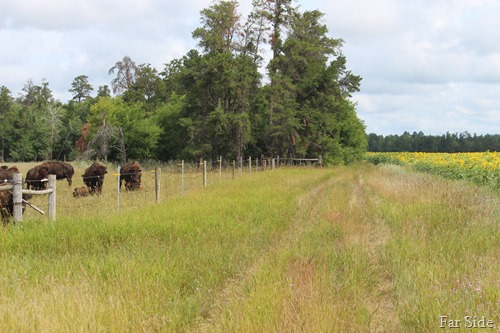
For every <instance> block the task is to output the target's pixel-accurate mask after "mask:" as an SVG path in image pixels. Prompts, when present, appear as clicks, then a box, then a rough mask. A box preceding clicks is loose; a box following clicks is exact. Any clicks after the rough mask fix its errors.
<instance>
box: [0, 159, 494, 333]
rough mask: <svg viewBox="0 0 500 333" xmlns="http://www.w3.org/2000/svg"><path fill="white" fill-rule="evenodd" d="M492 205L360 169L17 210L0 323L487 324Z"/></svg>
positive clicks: (54, 326)
mask: <svg viewBox="0 0 500 333" xmlns="http://www.w3.org/2000/svg"><path fill="white" fill-rule="evenodd" d="M59 184H60V183H58V185H59ZM61 186H63V185H61ZM137 198H138V197H135V198H134V200H135V201H136V204H139V205H140V204H141V202H140V201H139V199H137ZM71 199H72V198H71ZM84 199H86V198H84ZM73 200H75V199H73ZM89 200H92V198H89ZM498 203H499V197H498V195H496V194H492V193H489V192H487V191H486V190H484V189H482V188H479V187H473V186H470V185H466V184H463V183H457V182H450V181H446V180H442V179H440V178H438V177H434V176H430V175H425V174H418V173H413V172H410V171H408V170H405V169H403V168H401V167H398V166H372V165H364V164H360V165H356V166H350V167H339V168H332V169H295V170H291V169H281V170H277V171H274V172H266V173H258V174H252V176H251V177H246V176H245V177H240V178H238V179H236V180H229V179H227V180H224V181H222V182H217V183H213V184H211V185H210V186H209V187H207V188H204V189H203V188H201V187H200V188H193V189H192V190H191V191H189V192H186V193H185V195H184V196H180V195H172V196H170V197H168V198H164V199H163V201H162V203H160V204H158V205H155V204H151V203H148V204H146V203H144V204H143V208H142V209H140V210H137V209H135V210H132V209H129V210H127V209H125V210H124V211H123V212H122V213H121V214H119V215H118V214H116V212H114V211H113V212H112V213H102V212H101V216H99V215H98V214H88V215H87V214H73V215H72V214H70V213H68V214H66V213H65V214H60V218H58V220H57V221H56V222H49V221H47V220H45V219H34V220H27V221H26V222H24V223H23V224H22V225H19V226H16V227H13V226H12V225H8V226H6V227H4V228H2V229H1V232H0V311H1V314H0V332H13V331H15V332H76V331H78V332H198V331H202V332H440V331H443V329H442V328H440V327H439V324H440V321H439V316H444V315H447V316H449V318H450V319H456V320H462V326H461V328H460V329H458V330H454V331H466V327H465V323H464V316H467V315H470V316H476V317H478V318H480V317H481V316H485V317H486V318H487V319H489V320H492V321H493V322H494V323H495V328H494V329H488V330H485V329H483V330H478V332H479V331H487V332H489V331H491V332H494V331H497V330H498V326H499V325H500V314H499V311H498V309H499V308H500V297H499V296H500V293H499V290H500V288H499V286H500V285H499V282H498V281H499V280H498V276H500V263H499V260H500V259H499V258H500V257H499V254H500V239H499V238H500V236H499V235H500V234H499V226H498V223H499V220H500V219H499V208H498V207H499V205H498ZM91 213H95V212H91ZM444 331H446V330H444Z"/></svg>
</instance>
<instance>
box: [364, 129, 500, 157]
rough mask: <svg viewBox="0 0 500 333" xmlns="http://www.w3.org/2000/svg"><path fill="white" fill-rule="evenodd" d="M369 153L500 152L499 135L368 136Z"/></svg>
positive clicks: (463, 133)
mask: <svg viewBox="0 0 500 333" xmlns="http://www.w3.org/2000/svg"><path fill="white" fill-rule="evenodd" d="M368 151H370V152H432V153H468V152H485V151H500V134H485V135H476V134H475V133H474V134H470V133H469V132H462V133H449V132H446V133H445V134H443V135H425V134H424V133H423V132H418V133H417V132H413V134H410V133H409V132H404V133H403V134H402V135H397V134H394V135H387V136H384V135H377V134H375V133H370V134H368Z"/></svg>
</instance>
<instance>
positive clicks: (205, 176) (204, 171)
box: [203, 160, 207, 187]
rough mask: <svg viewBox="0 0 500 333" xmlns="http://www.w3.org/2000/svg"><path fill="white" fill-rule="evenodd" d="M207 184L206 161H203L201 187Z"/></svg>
mask: <svg viewBox="0 0 500 333" xmlns="http://www.w3.org/2000/svg"><path fill="white" fill-rule="evenodd" d="M206 186H207V161H205V160H204V161H203V187H206Z"/></svg>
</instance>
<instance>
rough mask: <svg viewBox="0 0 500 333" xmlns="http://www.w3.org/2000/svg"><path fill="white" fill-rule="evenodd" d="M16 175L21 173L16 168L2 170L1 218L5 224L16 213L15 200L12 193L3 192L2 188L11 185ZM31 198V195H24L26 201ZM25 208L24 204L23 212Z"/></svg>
mask: <svg viewBox="0 0 500 333" xmlns="http://www.w3.org/2000/svg"><path fill="white" fill-rule="evenodd" d="M15 173H19V169H18V168H17V167H15V166H14V167H10V168H3V167H2V168H0V216H1V219H2V221H3V223H6V222H7V221H8V219H9V218H10V217H11V216H12V215H13V213H14V200H13V199H14V198H13V195H12V192H11V191H9V190H3V191H2V190H1V189H2V186H5V185H7V184H9V183H10V184H12V180H13V179H14V174H15ZM29 198H30V196H29V195H27V194H23V199H24V200H27V199H29ZM24 208H25V204H24V203H23V212H24Z"/></svg>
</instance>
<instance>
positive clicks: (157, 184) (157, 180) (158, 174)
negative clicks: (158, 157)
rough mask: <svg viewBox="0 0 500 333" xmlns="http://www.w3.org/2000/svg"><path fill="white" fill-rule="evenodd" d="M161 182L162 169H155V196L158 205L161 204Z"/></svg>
mask: <svg viewBox="0 0 500 333" xmlns="http://www.w3.org/2000/svg"><path fill="white" fill-rule="evenodd" d="M160 180H161V169H160V168H156V169H155V194H156V203H160Z"/></svg>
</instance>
